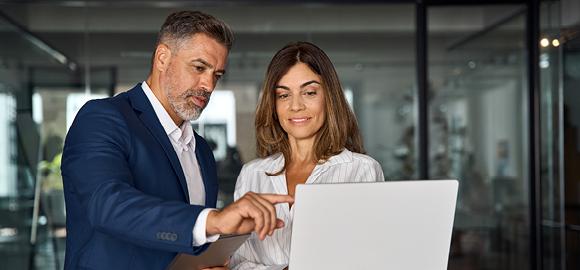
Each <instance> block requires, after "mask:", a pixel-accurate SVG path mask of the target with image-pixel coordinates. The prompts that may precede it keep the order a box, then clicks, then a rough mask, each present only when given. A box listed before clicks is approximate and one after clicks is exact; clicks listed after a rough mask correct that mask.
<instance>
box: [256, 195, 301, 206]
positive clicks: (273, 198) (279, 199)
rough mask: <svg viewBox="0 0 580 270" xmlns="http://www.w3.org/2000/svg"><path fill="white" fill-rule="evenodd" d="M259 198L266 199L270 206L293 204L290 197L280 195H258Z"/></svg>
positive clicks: (292, 199)
mask: <svg viewBox="0 0 580 270" xmlns="http://www.w3.org/2000/svg"><path fill="white" fill-rule="evenodd" d="M259 195H260V197H262V198H264V199H266V200H267V201H269V202H270V203H272V204H278V203H294V198H293V197H292V196H290V195H280V194H259Z"/></svg>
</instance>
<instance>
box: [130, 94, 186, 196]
mask: <svg viewBox="0 0 580 270" xmlns="http://www.w3.org/2000/svg"><path fill="white" fill-rule="evenodd" d="M128 94H129V99H130V100H131V105H132V106H133V108H134V109H136V110H138V111H140V112H141V114H139V119H140V120H141V121H142V122H143V125H145V126H146V127H147V129H149V131H150V132H151V134H152V135H153V137H155V139H156V140H157V142H159V144H161V146H162V147H163V151H164V152H165V155H166V156H167V158H168V159H169V161H170V162H171V166H172V167H173V170H174V171H175V174H176V175H177V178H178V180H179V184H180V185H181V190H182V192H183V195H184V196H185V198H186V200H187V202H188V203H189V193H188V191H187V182H186V181H185V175H184V174H183V169H182V168H181V164H180V163H179V159H178V158H177V154H176V153H175V149H173V145H172V144H171V142H170V141H169V137H168V136H167V134H166V133H165V130H164V129H163V126H162V125H161V122H159V119H158V118H157V115H156V114H155V111H154V110H153V106H152V105H151V103H150V102H149V99H148V98H147V96H146V95H145V93H144V92H143V89H142V88H141V85H140V84H139V85H137V86H136V87H134V88H133V89H131V90H130V91H129V93H128Z"/></svg>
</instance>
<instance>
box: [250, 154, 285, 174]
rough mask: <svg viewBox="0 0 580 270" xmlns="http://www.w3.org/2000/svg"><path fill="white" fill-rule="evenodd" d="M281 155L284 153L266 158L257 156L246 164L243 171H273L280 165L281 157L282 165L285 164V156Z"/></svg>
mask: <svg viewBox="0 0 580 270" xmlns="http://www.w3.org/2000/svg"><path fill="white" fill-rule="evenodd" d="M281 156H282V154H274V155H271V156H267V157H265V158H256V159H254V160H252V161H249V162H247V163H246V164H244V166H243V167H242V172H255V171H271V170H272V169H275V168H274V167H276V166H278V163H280V159H282V160H281V162H282V165H283V164H284V158H283V157H281Z"/></svg>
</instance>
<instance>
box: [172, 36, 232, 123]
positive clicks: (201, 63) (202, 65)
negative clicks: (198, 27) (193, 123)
mask: <svg viewBox="0 0 580 270" xmlns="http://www.w3.org/2000/svg"><path fill="white" fill-rule="evenodd" d="M174 47H177V48H171V58H170V60H169V65H168V67H167V69H166V70H165V72H163V73H162V74H161V78H160V81H161V87H162V90H163V92H164V94H165V96H166V97H167V101H168V103H169V106H170V107H171V109H172V110H173V113H174V114H176V115H177V116H178V117H179V118H181V119H182V120H185V121H190V120H195V119H197V118H199V116H200V115H201V112H202V111H203V109H204V108H205V107H206V106H207V104H208V102H209V98H210V95H211V93H212V92H213V89H214V88H215V86H216V84H217V81H218V80H219V79H220V77H221V76H222V75H223V74H224V73H225V65H226V58H227V55H228V50H227V48H226V47H225V46H224V45H222V44H220V43H219V42H217V41H216V40H215V39H213V38H211V37H209V36H207V35H205V34H195V35H193V36H192V37H191V38H189V39H187V40H185V41H182V42H181V44H179V45H178V46H174ZM170 114H172V113H171V112H170Z"/></svg>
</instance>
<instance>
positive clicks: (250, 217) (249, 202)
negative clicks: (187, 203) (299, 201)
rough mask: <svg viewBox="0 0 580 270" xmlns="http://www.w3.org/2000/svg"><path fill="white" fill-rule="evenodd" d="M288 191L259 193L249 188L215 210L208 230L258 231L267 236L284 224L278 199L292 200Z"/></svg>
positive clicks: (209, 232)
mask: <svg viewBox="0 0 580 270" xmlns="http://www.w3.org/2000/svg"><path fill="white" fill-rule="evenodd" d="M292 202H294V198H292V197H291V196H288V195H277V194H257V193H253V192H248V193H246V195H244V196H243V197H241V198H240V199H239V200H237V201H235V202H233V203H232V204H230V205H228V206H227V207H225V208H224V209H222V210H221V211H211V212H210V213H209V214H208V216H207V224H206V232H207V234H208V235H213V234H244V233H249V232H252V231H255V232H256V234H258V236H259V237H260V240H264V238H266V235H272V233H274V230H275V229H279V228H282V227H284V222H283V221H282V220H280V219H278V218H277V217H276V208H275V207H274V205H275V204H277V203H292Z"/></svg>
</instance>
